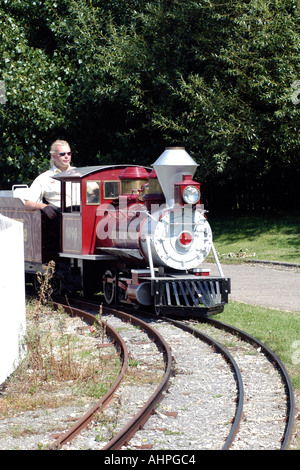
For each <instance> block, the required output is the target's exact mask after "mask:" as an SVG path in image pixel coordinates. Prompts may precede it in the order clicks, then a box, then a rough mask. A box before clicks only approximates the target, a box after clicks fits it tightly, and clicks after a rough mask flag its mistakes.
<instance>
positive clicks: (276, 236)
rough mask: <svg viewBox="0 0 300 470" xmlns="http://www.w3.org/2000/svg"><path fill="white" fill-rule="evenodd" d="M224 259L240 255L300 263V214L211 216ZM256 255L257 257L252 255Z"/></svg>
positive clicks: (236, 257) (222, 258) (218, 249)
mask: <svg viewBox="0 0 300 470" xmlns="http://www.w3.org/2000/svg"><path fill="white" fill-rule="evenodd" d="M208 220H209V223H210V225H211V228H212V232H213V238H214V244H215V247H216V250H217V252H218V253H219V256H220V260H221V261H223V260H224V259H228V258H229V259H231V260H232V259H234V260H236V259H244V258H245V257H242V258H239V257H238V256H237V254H238V252H239V251H240V250H242V252H244V253H246V259H251V258H253V259H257V260H268V261H280V262H289V263H297V264H300V213H298V212H297V213H294V214H283V213H282V214H277V215H274V214H271V215H249V216H244V217H241V216H232V215H229V216H222V217H219V218H217V217H210V215H209V214H208ZM253 254H255V256H251V255H253Z"/></svg>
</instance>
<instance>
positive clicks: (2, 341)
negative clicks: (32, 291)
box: [0, 214, 26, 384]
mask: <svg viewBox="0 0 300 470" xmlns="http://www.w3.org/2000/svg"><path fill="white" fill-rule="evenodd" d="M25 330H26V304H25V279H24V242H23V224H22V223H21V222H17V221H15V220H12V219H9V218H7V217H4V216H2V215H1V214H0V384H2V383H3V382H4V381H5V380H6V379H7V377H8V376H9V375H10V374H11V373H12V372H13V371H14V370H15V368H16V366H17V365H18V362H19V360H20V358H21V351H22V339H23V337H24V334H25Z"/></svg>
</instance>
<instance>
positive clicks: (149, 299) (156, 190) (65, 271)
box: [0, 147, 230, 315]
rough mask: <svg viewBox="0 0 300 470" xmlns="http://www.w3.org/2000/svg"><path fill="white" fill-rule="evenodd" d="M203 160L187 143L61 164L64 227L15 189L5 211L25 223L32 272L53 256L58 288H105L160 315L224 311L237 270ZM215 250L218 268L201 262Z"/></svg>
mask: <svg viewBox="0 0 300 470" xmlns="http://www.w3.org/2000/svg"><path fill="white" fill-rule="evenodd" d="M196 168H197V164H196V163H195V162H194V160H193V159H192V158H191V157H190V156H189V155H188V153H187V152H186V151H185V149H184V148H181V147H172V148H167V149H166V150H165V151H164V152H163V153H162V155H161V156H160V157H159V158H158V160H157V161H156V162H155V163H154V164H153V168H147V167H144V166H134V165H109V166H108V165H105V166H89V167H81V168H74V169H71V170H68V171H65V172H62V173H59V174H58V175H56V176H55V177H54V178H55V179H57V180H59V181H60V182H61V213H60V224H59V225H60V227H59V229H58V227H57V226H55V222H53V221H51V220H49V219H47V217H45V216H44V214H42V213H41V211H39V210H38V211H25V209H24V206H23V202H22V201H21V200H20V199H17V198H10V197H2V198H0V213H2V214H3V215H6V216H8V217H12V218H14V219H18V220H22V221H23V222H24V241H25V260H26V261H25V272H26V273H27V275H31V276H34V275H35V273H36V272H37V271H41V270H42V269H43V267H42V266H43V264H45V263H47V262H48V261H50V260H54V261H55V263H56V274H55V282H54V288H55V291H56V292H57V293H59V292H60V291H62V290H64V289H67V290H78V289H79V290H81V291H82V292H83V294H84V295H86V294H87V293H89V292H95V291H97V290H99V289H100V290H102V292H103V294H104V298H105V301H106V303H108V304H120V303H126V304H133V305H134V306H139V305H144V306H154V308H155V310H156V312H157V314H159V313H172V312H173V313H179V314H184V311H185V310H186V309H188V311H189V312H190V313H191V310H194V311H196V312H197V313H199V314H201V315H210V314H213V313H219V312H221V311H222V310H223V308H224V305H225V304H226V303H227V302H228V293H229V292H230V279H228V278H227V277H225V276H224V275H223V272H222V268H221V266H220V263H219V261H218V258H217V255H216V252H215V249H214V246H213V242H212V233H211V228H210V225H209V223H208V221H207V219H206V217H205V216H204V211H203V210H202V208H201V204H200V184H199V183H198V182H196V181H193V176H194V173H195V171H196ZM67 192H68V194H70V193H71V194H72V204H71V206H68V207H67V206H66V193H67ZM56 225H58V224H56ZM57 230H59V232H57ZM211 250H212V251H213V254H214V258H215V262H216V264H217V267H218V270H219V275H218V276H210V275H209V272H208V271H207V270H204V269H201V263H203V261H204V260H205V259H206V257H207V255H208V254H209V252H210V251H211Z"/></svg>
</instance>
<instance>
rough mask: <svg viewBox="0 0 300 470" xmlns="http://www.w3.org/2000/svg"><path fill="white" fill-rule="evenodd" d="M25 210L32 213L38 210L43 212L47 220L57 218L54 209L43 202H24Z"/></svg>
mask: <svg viewBox="0 0 300 470" xmlns="http://www.w3.org/2000/svg"><path fill="white" fill-rule="evenodd" d="M24 206H25V209H26V210H27V211H34V210H36V209H40V210H41V211H43V212H44V213H45V214H46V216H47V217H49V219H54V217H56V216H57V211H56V210H55V207H54V206H52V205H51V204H44V203H43V202H33V201H28V200H27V201H25V204H24Z"/></svg>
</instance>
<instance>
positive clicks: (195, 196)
mask: <svg viewBox="0 0 300 470" xmlns="http://www.w3.org/2000/svg"><path fill="white" fill-rule="evenodd" d="M182 197H183V200H184V202H185V203H186V204H197V202H199V200H200V191H199V189H198V188H197V187H196V186H187V187H186V188H184V190H183V193H182Z"/></svg>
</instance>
